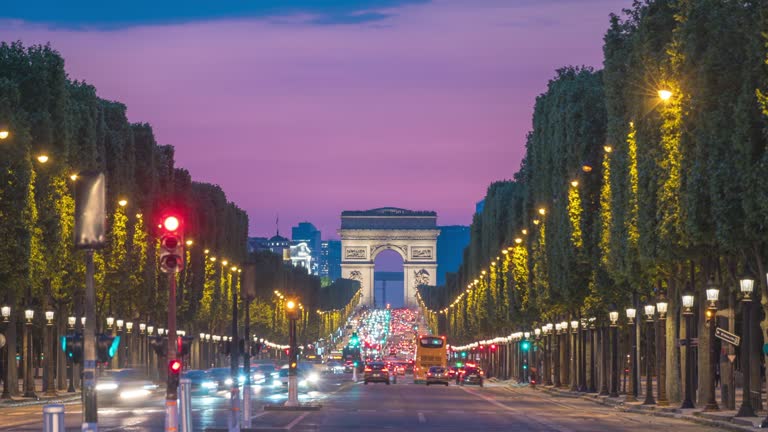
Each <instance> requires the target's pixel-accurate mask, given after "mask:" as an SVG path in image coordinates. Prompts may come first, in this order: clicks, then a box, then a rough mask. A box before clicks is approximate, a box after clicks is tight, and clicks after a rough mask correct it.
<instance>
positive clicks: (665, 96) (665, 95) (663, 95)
mask: <svg viewBox="0 0 768 432" xmlns="http://www.w3.org/2000/svg"><path fill="white" fill-rule="evenodd" d="M671 97H672V92H671V91H669V90H667V89H661V90H659V99H661V100H662V101H664V102H666V101H668V100H669V99H670V98H671Z"/></svg>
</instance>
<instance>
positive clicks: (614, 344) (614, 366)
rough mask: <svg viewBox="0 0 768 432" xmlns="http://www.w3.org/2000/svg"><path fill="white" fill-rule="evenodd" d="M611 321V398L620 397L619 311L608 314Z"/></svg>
mask: <svg viewBox="0 0 768 432" xmlns="http://www.w3.org/2000/svg"><path fill="white" fill-rule="evenodd" d="M608 319H610V321H611V393H610V395H609V396H610V397H619V346H618V342H619V311H617V310H612V311H610V312H608Z"/></svg>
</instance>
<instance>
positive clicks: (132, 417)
mask: <svg viewBox="0 0 768 432" xmlns="http://www.w3.org/2000/svg"><path fill="white" fill-rule="evenodd" d="M349 378H350V376H349V375H339V376H330V377H326V378H325V379H324V380H323V382H322V384H321V385H320V387H319V388H318V391H315V392H310V393H305V394H304V395H303V398H304V400H314V401H317V402H319V403H321V404H322V405H323V407H322V409H321V410H319V411H309V412H272V411H263V410H262V409H261V407H262V406H263V404H264V403H270V402H273V403H274V402H280V401H281V400H284V397H285V394H284V392H282V391H272V390H265V391H263V392H259V393H257V394H256V395H255V396H256V398H255V400H254V405H255V406H256V409H255V410H254V411H255V412H254V418H253V419H252V421H253V428H254V429H255V430H260V429H261V430H284V431H287V430H291V431H318V430H319V431H369V430H381V431H386V430H396V431H419V432H424V431H462V432H464V431H474V430H477V431H509V430H520V431H557V432H571V431H572V432H577V431H584V432H587V431H589V432H592V431H638V432H639V431H643V432H646V431H648V430H654V431H675V432H687V431H690V432H694V431H695V432H709V431H715V430H717V429H714V428H707V427H704V426H701V425H698V424H693V423H689V422H686V421H683V420H677V419H669V418H663V417H653V416H648V415H643V414H636V413H626V412H621V411H618V410H616V409H614V408H611V407H606V406H602V405H598V404H595V403H592V402H589V401H585V400H581V399H571V398H556V397H552V396H550V395H546V394H542V393H539V392H534V391H532V390H530V389H527V388H519V387H509V386H506V385H504V386H503V385H494V384H492V383H488V384H487V385H486V386H485V387H483V388H479V387H459V386H454V385H451V386H449V387H443V386H432V387H426V386H424V385H415V384H413V383H410V382H407V380H403V379H401V380H400V382H399V383H398V384H393V385H389V386H387V385H384V384H370V385H367V386H365V385H363V384H362V383H357V384H354V383H352V382H350V380H349ZM228 404H229V401H228V399H227V397H226V394H222V395H219V396H213V397H209V396H205V397H196V398H193V401H192V405H193V412H192V417H193V424H194V426H195V430H196V431H198V430H200V431H202V430H205V429H206V428H216V427H218V428H224V427H226V424H227V414H228ZM143 405H144V406H143V407H115V408H100V409H99V425H100V430H101V431H162V430H163V403H162V399H161V398H160V397H158V398H153V399H151V400H149V401H145V402H144V403H143ZM66 411H67V415H66V424H67V430H68V431H69V430H72V431H75V430H79V426H80V421H81V411H80V406H79V405H78V404H75V405H68V406H67V407H66ZM40 413H41V407H40V406H34V407H23V408H3V409H2V410H0V415H2V416H3V421H2V422H0V423H1V424H2V425H1V426H0V430H7V431H39V430H41V429H42V425H41V420H40V419H41V414H40Z"/></svg>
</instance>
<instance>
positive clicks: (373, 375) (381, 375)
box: [363, 362, 389, 385]
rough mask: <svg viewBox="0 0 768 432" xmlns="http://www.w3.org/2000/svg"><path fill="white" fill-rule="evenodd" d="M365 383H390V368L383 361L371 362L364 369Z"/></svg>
mask: <svg viewBox="0 0 768 432" xmlns="http://www.w3.org/2000/svg"><path fill="white" fill-rule="evenodd" d="M363 373H364V375H363V384H365V385H368V383H369V382H383V383H385V384H387V385H389V369H387V365H385V364H384V363H383V362H371V363H368V364H367V365H365V369H363Z"/></svg>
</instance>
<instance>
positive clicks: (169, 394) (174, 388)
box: [165, 359, 181, 400]
mask: <svg viewBox="0 0 768 432" xmlns="http://www.w3.org/2000/svg"><path fill="white" fill-rule="evenodd" d="M179 375H181V361H180V360H178V359H173V360H170V361H169V362H168V389H167V391H166V393H165V395H166V397H165V398H166V399H167V400H176V399H178V398H179V395H178V391H179Z"/></svg>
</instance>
